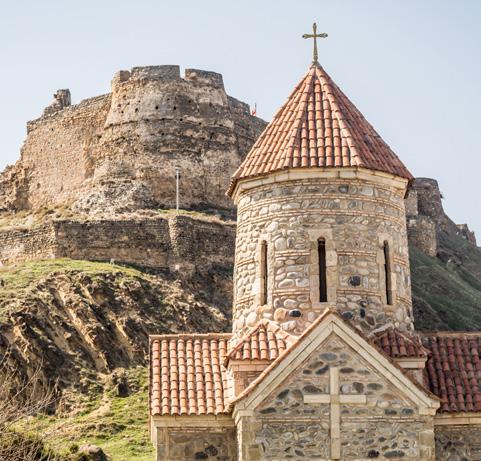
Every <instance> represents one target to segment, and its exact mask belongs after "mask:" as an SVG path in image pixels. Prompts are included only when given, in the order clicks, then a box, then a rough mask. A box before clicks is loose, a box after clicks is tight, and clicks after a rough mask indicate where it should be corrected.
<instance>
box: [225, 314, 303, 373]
mask: <svg viewBox="0 0 481 461" xmlns="http://www.w3.org/2000/svg"><path fill="white" fill-rule="evenodd" d="M295 341H297V337H295V336H292V335H290V334H289V333H287V332H286V331H284V330H283V329H282V328H281V327H279V325H277V324H275V323H273V322H270V321H268V320H263V321H261V322H259V323H258V324H257V325H256V326H255V327H253V328H252V329H251V330H250V331H249V332H247V333H246V334H245V335H244V337H243V338H241V339H240V340H239V341H238V342H237V343H235V344H234V345H233V347H232V349H231V350H230V352H229V354H228V355H227V356H226V359H225V364H226V365H227V363H228V361H229V360H265V361H269V362H272V361H273V360H275V359H277V357H279V356H280V355H281V354H282V353H283V352H284V351H285V350H286V349H287V348H288V347H289V346H290V345H291V344H292V343H293V342H295Z"/></svg>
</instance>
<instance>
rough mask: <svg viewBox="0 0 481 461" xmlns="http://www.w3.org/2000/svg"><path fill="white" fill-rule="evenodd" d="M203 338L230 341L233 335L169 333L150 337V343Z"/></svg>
mask: <svg viewBox="0 0 481 461" xmlns="http://www.w3.org/2000/svg"><path fill="white" fill-rule="evenodd" d="M194 337H196V338H203V339H208V338H212V339H217V338H218V339H224V338H225V339H230V338H231V337H232V333H177V334H176V333H168V334H165V335H149V341H156V340H161V339H184V338H194Z"/></svg>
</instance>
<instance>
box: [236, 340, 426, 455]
mask: <svg viewBox="0 0 481 461" xmlns="http://www.w3.org/2000/svg"><path fill="white" fill-rule="evenodd" d="M331 367H337V368H338V370H339V390H340V394H341V396H342V395H343V394H350V395H352V394H354V395H365V396H366V397H367V403H366V404H356V405H352V404H341V418H340V419H341V421H340V446H341V457H340V459H342V460H364V459H403V460H412V461H414V460H424V461H427V460H433V459H434V456H433V455H434V453H433V446H434V443H433V442H434V440H433V439H434V429H433V417H432V416H422V415H420V414H419V411H418V409H417V407H416V406H415V405H414V404H413V403H412V402H410V401H409V400H407V399H406V398H405V397H403V396H402V394H401V393H400V391H399V389H397V388H395V387H394V386H393V385H392V384H391V383H389V381H387V380H386V379H385V378H384V377H383V376H382V375H380V374H379V371H378V370H376V369H375V368H374V367H373V366H372V365H371V364H369V363H368V362H367V361H365V360H364V359H363V358H361V357H360V356H359V355H358V354H357V352H356V351H354V350H352V349H351V348H349V347H348V346H346V345H345V344H344V343H343V342H342V341H341V340H339V338H337V337H335V336H333V335H331V336H330V337H329V338H328V339H327V340H326V341H325V343H324V344H323V345H322V346H321V347H319V349H318V350H317V351H316V352H315V353H313V354H312V355H311V356H310V357H309V359H308V360H307V361H305V362H304V363H303V364H302V365H300V366H299V367H298V368H296V369H295V370H293V371H292V374H291V375H290V376H289V378H288V379H286V380H285V381H284V382H283V383H282V384H281V385H279V386H278V387H277V388H276V389H275V390H273V391H272V392H271V393H270V395H268V396H266V399H265V400H264V402H263V403H262V404H261V405H260V406H259V407H258V408H257V409H256V411H255V413H254V416H253V417H252V418H250V419H247V420H246V421H245V425H244V427H245V428H246V429H245V430H246V431H247V432H246V433H245V434H244V435H243V441H242V442H244V443H245V442H248V443H249V444H250V452H251V453H252V456H250V457H246V458H245V459H246V460H248V461H250V460H266V461H267V460H280V459H286V458H289V459H296V460H300V461H301V460H302V461H303V460H305V461H307V460H314V459H319V460H321V459H322V460H328V459H331V457H330V444H331V441H330V411H331V408H330V405H329V404H321V403H319V404H314V403H304V397H305V396H307V395H309V396H312V395H320V394H329V393H330V386H331V383H330V371H329V370H330V368H331ZM249 427H250V430H249Z"/></svg>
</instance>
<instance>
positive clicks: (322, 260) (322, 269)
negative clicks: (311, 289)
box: [317, 238, 327, 303]
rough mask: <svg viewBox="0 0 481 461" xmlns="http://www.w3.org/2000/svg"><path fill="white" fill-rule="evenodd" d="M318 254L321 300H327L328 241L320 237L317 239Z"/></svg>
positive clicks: (322, 301) (323, 301)
mask: <svg viewBox="0 0 481 461" xmlns="http://www.w3.org/2000/svg"><path fill="white" fill-rule="evenodd" d="M317 254H318V256H319V302H321V303H325V302H327V277H326V272H327V270H326V241H325V240H324V239H323V238H320V239H319V240H318V241H317Z"/></svg>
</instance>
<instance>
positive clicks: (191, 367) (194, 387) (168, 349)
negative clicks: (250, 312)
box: [149, 334, 231, 416]
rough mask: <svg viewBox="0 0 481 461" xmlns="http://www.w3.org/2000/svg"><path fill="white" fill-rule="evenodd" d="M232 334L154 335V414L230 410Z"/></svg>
mask: <svg viewBox="0 0 481 461" xmlns="http://www.w3.org/2000/svg"><path fill="white" fill-rule="evenodd" d="M230 337H231V335H230V334H207V335H202V334H197V335H162V336H151V337H150V395H149V401H150V414H151V415H152V416H155V415H208V414H212V415H218V414H222V413H226V412H227V401H228V397H229V396H228V389H229V386H228V384H227V370H226V369H225V367H224V365H223V363H224V359H225V356H226V354H227V343H228V341H229V339H230Z"/></svg>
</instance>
